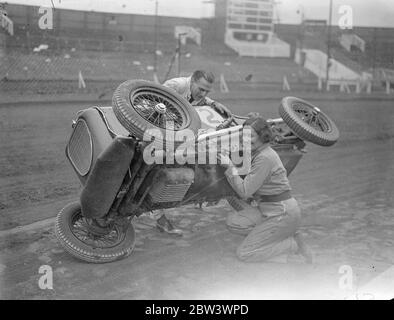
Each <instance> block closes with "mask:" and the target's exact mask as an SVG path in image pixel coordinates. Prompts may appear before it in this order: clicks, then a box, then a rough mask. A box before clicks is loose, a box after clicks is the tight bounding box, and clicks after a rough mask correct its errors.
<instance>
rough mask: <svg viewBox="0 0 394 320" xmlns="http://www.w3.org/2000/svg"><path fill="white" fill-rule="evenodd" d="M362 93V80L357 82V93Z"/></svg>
mask: <svg viewBox="0 0 394 320" xmlns="http://www.w3.org/2000/svg"><path fill="white" fill-rule="evenodd" d="M360 92H361V83H360V80H357V83H356V93H360Z"/></svg>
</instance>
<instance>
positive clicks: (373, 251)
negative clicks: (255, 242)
mask: <svg viewBox="0 0 394 320" xmlns="http://www.w3.org/2000/svg"><path fill="white" fill-rule="evenodd" d="M310 101H311V102H313V103H315V104H316V105H317V106H319V107H320V108H321V109H322V110H323V111H324V112H325V113H327V114H328V115H329V116H330V117H331V118H332V119H333V120H334V121H335V122H336V124H337V126H338V128H339V130H340V132H341V139H340V141H339V142H338V143H337V144H336V145H334V146H333V147H330V148H323V147H319V146H315V145H312V144H308V153H307V154H306V155H305V156H304V158H303V159H301V161H300V163H299V165H298V166H297V168H296V169H295V170H294V172H293V173H292V175H291V176H290V182H291V184H292V187H293V193H294V195H295V197H296V198H297V199H298V200H299V202H300V205H301V207H302V209H303V217H304V220H303V233H304V234H305V235H306V238H307V241H308V243H309V244H310V246H311V247H312V249H313V250H314V252H315V256H316V257H315V261H316V263H315V264H314V265H312V266H308V265H304V264H303V263H302V262H301V260H300V259H299V258H298V257H297V256H294V257H290V260H289V262H288V263H283V262H281V261H277V262H270V263H266V264H258V263H256V264H245V263H242V262H239V261H238V260H237V259H236V257H235V249H236V246H237V244H238V243H239V242H240V241H241V240H242V238H240V237H238V236H236V235H232V234H230V233H229V232H228V231H227V230H226V228H225V226H224V219H225V216H226V214H227V213H228V212H229V210H230V209H229V207H228V206H227V204H226V203H225V202H221V203H220V205H219V206H218V207H207V208H204V211H201V210H199V209H196V208H193V207H185V208H182V209H180V210H178V211H175V212H174V211H173V212H171V213H169V215H170V216H171V218H172V219H174V221H175V222H176V223H177V224H178V225H179V226H181V227H183V228H184V229H185V231H186V233H185V235H184V237H182V238H173V237H170V236H167V235H165V234H161V233H159V232H158V231H156V229H154V228H153V227H152V226H153V224H154V220H152V219H150V218H149V217H145V216H142V217H140V218H138V219H137V221H136V223H135V228H136V231H137V244H136V248H135V251H134V253H133V254H132V255H131V256H130V257H129V258H127V259H125V260H122V261H119V262H116V263H111V264H105V265H90V264H85V263H81V262H79V261H77V260H75V259H74V258H72V257H71V256H69V255H68V254H67V253H66V252H65V251H64V250H63V249H62V248H61V247H60V245H59V244H58V243H57V241H56V239H55V236H54V232H53V228H52V224H51V221H52V220H49V223H43V224H42V225H41V227H39V228H27V229H24V230H25V231H24V232H18V233H14V232H10V233H7V230H10V229H12V228H15V227H17V226H23V225H28V224H31V223H34V222H39V221H41V220H44V219H49V218H53V217H55V215H56V214H57V212H58V211H59V210H60V209H61V208H62V207H63V206H64V205H65V204H66V203H68V202H71V201H74V200H76V199H78V193H79V190H80V188H79V182H78V181H77V178H76V176H75V175H74V173H73V171H72V169H71V167H70V166H69V164H68V163H67V162H66V159H65V156H64V147H65V143H66V141H67V139H68V137H69V134H70V133H71V120H72V119H73V118H74V117H75V114H76V112H77V111H78V110H80V109H83V108H85V107H88V106H89V104H78V105H76V104H72V105H71V104H67V103H66V104H64V103H58V104H29V105H16V106H12V105H9V106H2V107H0V129H1V132H2V134H1V137H0V147H1V154H0V168H1V170H0V215H1V219H0V233H1V232H3V236H2V237H0V250H1V251H0V252H1V253H0V277H1V278H0V279H1V282H2V283H1V286H0V288H1V292H0V298H2V299H236V298H238V299H262V298H268V299H270V298H286V299H287V298H296V299H297V298H312V299H320V298H328V299H343V298H346V297H349V295H350V294H352V293H354V291H355V290H358V289H359V288H361V287H362V286H363V284H365V283H367V282H368V281H370V280H371V279H373V278H375V277H376V276H379V275H380V274H381V273H382V272H383V271H385V270H387V269H389V268H390V267H391V266H392V265H393V263H394V251H393V245H394V198H393V196H392V190H393V187H394V174H393V172H394V125H393V124H394V113H393V111H392V110H393V109H392V108H393V106H394V102H393V101H362V100H357V101H349V100H347V101H345V100H344V101H341V100H324V101H320V102H319V100H318V99H312V100H310ZM223 102H224V103H225V104H226V105H228V106H229V107H230V108H231V109H232V110H233V111H234V112H235V113H237V114H243V115H244V114H247V113H248V112H250V111H259V112H260V113H261V114H263V115H264V116H265V117H267V118H277V117H278V113H277V106H278V103H279V101H278V100H276V99H275V100H257V99H256V100H240V99H237V100H236V99H227V100H223ZM47 222H48V220H47ZM38 224H40V223H38ZM42 265H49V266H51V268H52V270H53V290H42V289H40V288H39V286H38V281H39V278H40V276H41V274H39V268H40V266H42ZM344 265H348V266H350V267H351V268H352V270H353V276H354V277H353V289H352V290H350V289H348V290H344V289H343V288H342V289H341V287H340V285H339V283H340V281H341V276H343V274H341V273H340V268H341V266H344ZM392 281H393V283H392V285H391V287H392V288H394V279H392ZM373 294H374V295H375V296H377V293H376V292H375V293H373ZM393 296H394V295H393Z"/></svg>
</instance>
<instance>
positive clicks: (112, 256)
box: [55, 202, 135, 263]
mask: <svg viewBox="0 0 394 320" xmlns="http://www.w3.org/2000/svg"><path fill="white" fill-rule="evenodd" d="M55 235H56V237H57V239H58V240H59V242H60V244H61V245H62V246H63V248H64V249H65V250H66V251H67V252H68V253H70V254H71V255H72V256H74V257H76V258H78V259H80V260H83V261H85V262H90V263H106V262H112V261H116V260H120V259H123V258H125V257H127V256H129V255H130V254H131V252H132V251H133V249H134V245H135V231H134V228H133V225H132V224H131V223H130V224H129V225H128V226H127V227H126V228H125V227H124V226H120V225H116V224H115V225H114V226H113V228H112V229H111V230H110V231H109V232H108V233H107V234H102V235H95V234H93V233H91V232H89V229H88V227H87V220H86V218H84V217H83V215H82V211H81V205H80V204H79V203H78V202H75V203H70V204H68V205H67V206H65V207H64V208H63V209H62V210H61V211H60V212H59V214H58V215H57V217H56V223H55Z"/></svg>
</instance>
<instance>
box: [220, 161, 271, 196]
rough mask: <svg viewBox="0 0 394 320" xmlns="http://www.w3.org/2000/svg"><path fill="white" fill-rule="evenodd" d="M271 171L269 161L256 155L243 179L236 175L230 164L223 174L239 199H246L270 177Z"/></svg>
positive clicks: (235, 170) (235, 169)
mask: <svg viewBox="0 0 394 320" xmlns="http://www.w3.org/2000/svg"><path fill="white" fill-rule="evenodd" d="M271 169H272V164H271V162H270V161H269V159H267V158H266V157H264V156H261V155H258V156H256V157H255V159H254V160H253V161H252V166H251V169H250V172H249V173H248V174H247V175H246V176H245V178H244V179H242V178H241V177H240V176H239V175H238V174H237V168H235V167H234V166H233V165H231V164H230V166H229V168H228V169H227V170H226V171H225V173H224V174H225V176H226V178H227V181H228V182H229V183H230V185H231V186H232V188H233V189H234V191H235V192H236V193H237V194H238V195H239V196H240V197H241V198H244V199H247V198H250V197H251V196H252V195H253V194H254V193H255V192H256V191H257V190H258V189H259V188H260V187H261V186H262V184H263V183H264V181H265V179H266V178H267V177H268V176H269V175H270V173H271Z"/></svg>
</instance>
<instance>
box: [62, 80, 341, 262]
mask: <svg viewBox="0 0 394 320" xmlns="http://www.w3.org/2000/svg"><path fill="white" fill-rule="evenodd" d="M279 114H280V118H277V119H268V123H269V124H270V125H271V128H272V131H273V132H274V136H275V138H274V140H273V141H272V147H273V148H274V150H276V151H277V153H278V154H279V156H280V158H281V160H282V162H283V164H284V166H285V168H286V170H287V174H288V175H289V174H291V172H292V171H293V169H294V168H295V166H296V165H297V163H298V162H299V160H300V159H301V157H302V156H303V154H304V153H305V145H306V143H305V142H306V141H308V142H312V143H314V144H318V145H321V146H331V145H333V144H334V143H335V142H336V141H337V140H338V138H339V131H338V129H337V127H336V125H335V123H334V122H333V121H332V120H331V119H330V118H329V117H328V116H327V115H326V114H325V113H323V112H322V111H321V110H320V109H319V108H317V107H316V106H314V105H312V104H311V103H309V102H307V101H305V100H302V99H299V98H296V97H285V98H283V99H282V101H281V102H280V104H279ZM245 119H247V118H246V117H241V116H237V115H222V114H219V113H218V112H216V111H215V110H214V109H213V108H211V107H208V106H201V107H193V106H191V105H190V104H189V103H188V102H187V101H186V100H185V99H184V98H183V97H181V96H180V95H178V94H176V93H175V92H174V91H173V90H171V89H169V88H166V87H164V86H162V85H159V84H156V83H153V82H149V81H145V80H129V81H126V82H124V83H122V84H120V85H119V86H118V87H117V88H116V90H115V92H114V94H113V98H112V106H104V107H98V106H93V107H90V108H87V109H85V110H81V111H79V112H78V113H77V115H76V119H75V120H73V122H72V132H71V136H70V138H69V140H68V143H67V145H66V157H67V159H68V160H69V162H70V164H71V166H72V168H73V169H74V171H75V173H76V175H77V177H78V178H79V180H80V182H81V184H82V189H81V193H80V196H79V201H76V202H75V203H70V204H69V205H67V206H66V207H64V208H63V209H62V210H61V211H60V213H59V214H58V215H57V218H56V222H55V234H56V237H57V239H58V241H59V242H60V244H61V245H62V246H63V247H64V248H65V250H66V251H67V252H69V253H70V254H71V255H72V256H74V257H76V258H78V259H81V260H83V261H86V262H92V263H104V262H111V261H115V260H119V259H122V258H125V257H127V256H128V255H130V254H131V253H132V251H133V248H134V245H135V240H136V239H135V230H134V227H133V218H135V217H138V216H140V215H141V214H143V213H146V212H150V211H153V210H158V209H167V208H178V207H181V206H184V205H188V204H192V203H194V204H200V205H201V204H202V203H204V202H210V203H217V202H218V201H219V200H221V199H227V200H228V202H229V204H230V205H232V206H233V207H234V209H237V208H236V201H232V199H236V198H237V197H238V196H237V194H236V193H235V192H234V191H233V189H232V188H231V186H230V185H229V184H228V182H227V179H226V178H225V176H224V170H225V169H224V168H223V166H221V165H220V164H219V163H218V162H217V154H218V152H223V151H224V150H227V152H228V154H230V157H231V159H232V161H234V163H236V165H237V166H240V167H242V166H244V165H245V162H247V161H245V159H247V158H248V157H245V153H247V151H248V148H247V147H245V146H246V142H245V141H246V140H247V139H246V135H245V131H244V128H243V126H242V123H243V122H244V121H245ZM236 160H237V161H238V162H237V161H236Z"/></svg>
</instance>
